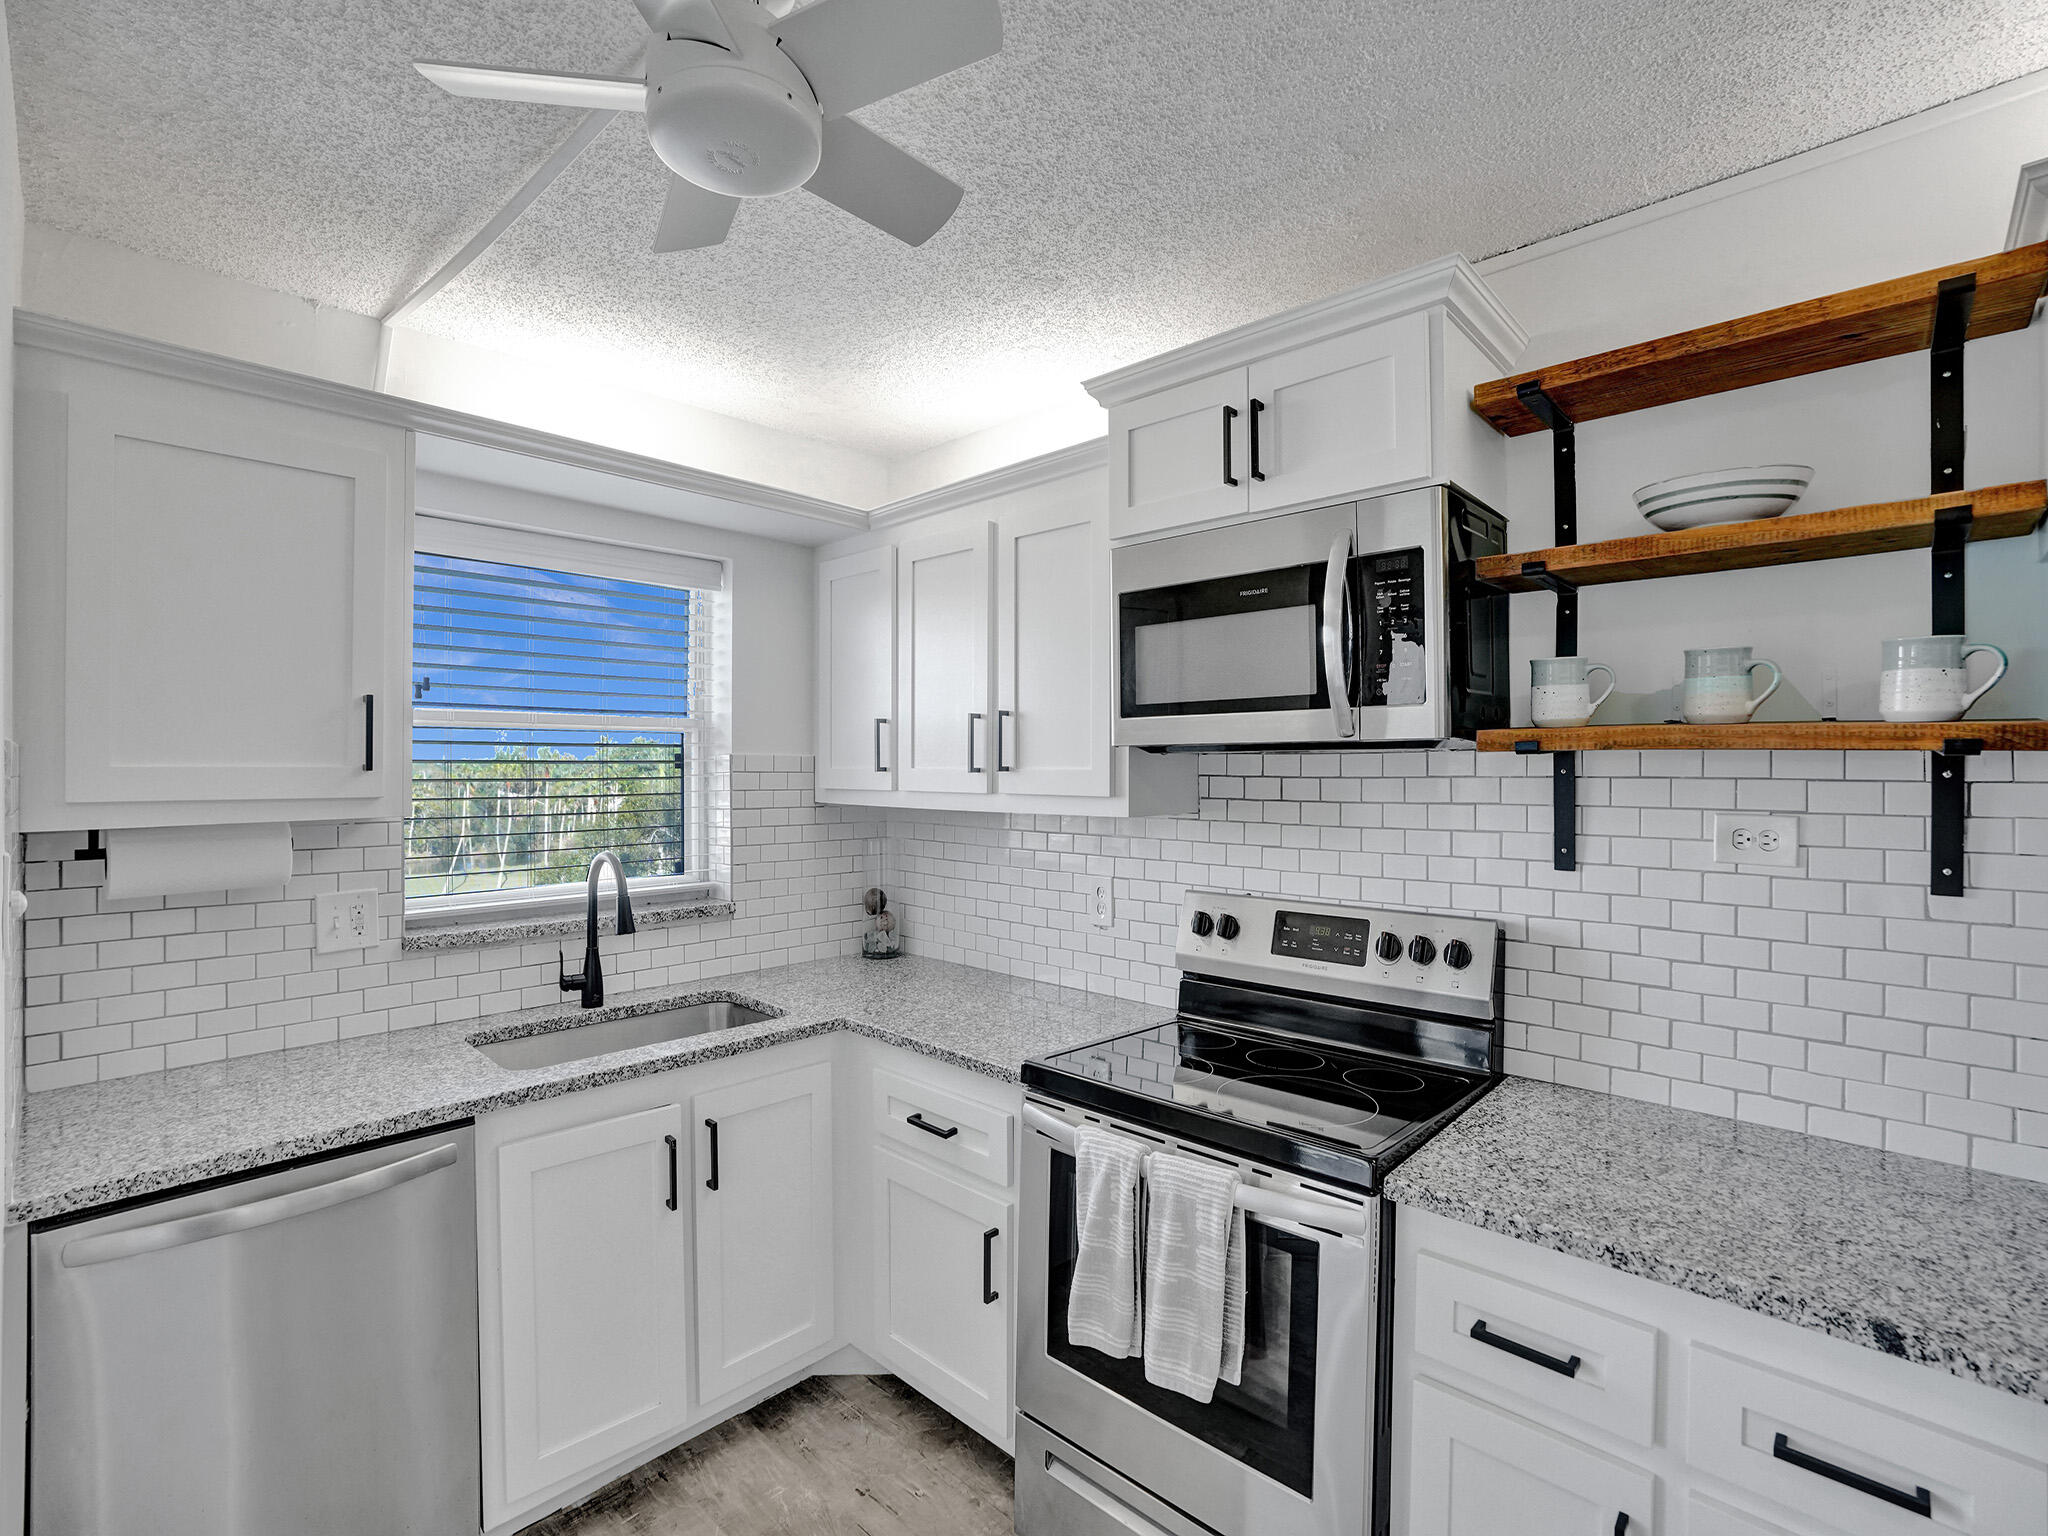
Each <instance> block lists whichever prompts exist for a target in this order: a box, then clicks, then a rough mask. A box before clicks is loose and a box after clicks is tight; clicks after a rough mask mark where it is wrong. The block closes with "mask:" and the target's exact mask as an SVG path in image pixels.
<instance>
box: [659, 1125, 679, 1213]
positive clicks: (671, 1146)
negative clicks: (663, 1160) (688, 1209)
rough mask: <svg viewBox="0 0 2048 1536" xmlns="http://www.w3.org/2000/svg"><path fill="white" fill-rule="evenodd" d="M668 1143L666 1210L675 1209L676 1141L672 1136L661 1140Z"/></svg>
mask: <svg viewBox="0 0 2048 1536" xmlns="http://www.w3.org/2000/svg"><path fill="white" fill-rule="evenodd" d="M661 1139H662V1140H663V1141H665V1142H667V1143H668V1208H669V1209H670V1210H674V1209H675V1208H676V1139H675V1137H673V1136H664V1137H662V1138H661Z"/></svg>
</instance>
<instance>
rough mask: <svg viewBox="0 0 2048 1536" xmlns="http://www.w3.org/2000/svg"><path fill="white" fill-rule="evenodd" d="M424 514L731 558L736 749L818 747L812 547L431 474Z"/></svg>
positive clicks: (421, 503) (425, 477)
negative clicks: (813, 687) (813, 697)
mask: <svg viewBox="0 0 2048 1536" xmlns="http://www.w3.org/2000/svg"><path fill="white" fill-rule="evenodd" d="M416 502H417V506H418V509H419V510H420V511H421V512H441V513H446V514H448V515H451V516H455V517H461V518H466V519H468V520H471V521H482V522H492V523H499V524H502V525H504V526H507V527H513V528H530V529H535V530H538V531H541V532H545V533H562V534H570V535H575V536H580V537H585V538H598V539H605V540H608V541H610V542H613V543H621V544H639V545H644V546H646V547H648V548H652V549H669V550H674V551H676V552H678V553H680V554H690V555H706V556H709V557H710V558H712V559H715V560H724V561H727V562H729V567H730V571H731V579H732V588H731V591H732V616H733V619H732V625H733V655H732V685H733V723H732V749H733V751H734V752H736V753H780V754H785V755H789V754H803V753H808V752H809V751H810V749H811V748H810V741H811V721H812V710H811V669H812V647H811V634H812V629H811V601H812V563H811V551H810V549H809V548H808V547H806V546H803V545H798V544H785V543H781V542H779V541H777V540H774V539H762V538H754V537H752V536H750V535H748V534H743V533H732V532H729V531H726V530H724V529H718V528H702V527H698V526H696V525H694V524H690V523H680V522H676V521H674V520H672V519H669V518H662V517H652V516H649V515H648V514H646V513H644V512H630V511H624V510H621V509H619V508H616V507H604V506H598V505H595V504H593V503H591V502H586V501H570V500H567V499H565V498H562V497H559V496H547V495H542V494H540V493H538V492H534V491H519V490H513V489H510V488H508V487H505V486H499V485H486V484H483V483H481V482H478V481H474V480H463V479H457V478H455V477H453V476H448V475H437V474H431V473H425V472H423V473H422V474H421V475H420V476H419V485H418V491H417V494H416Z"/></svg>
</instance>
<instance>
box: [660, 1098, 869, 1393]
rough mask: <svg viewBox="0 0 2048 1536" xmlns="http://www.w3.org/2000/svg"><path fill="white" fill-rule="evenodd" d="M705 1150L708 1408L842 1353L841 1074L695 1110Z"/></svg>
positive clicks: (703, 1297) (700, 1306) (695, 1105)
mask: <svg viewBox="0 0 2048 1536" xmlns="http://www.w3.org/2000/svg"><path fill="white" fill-rule="evenodd" d="M690 1122H691V1134H692V1135H693V1136H695V1137H696V1140H697V1159H696V1168H695V1178H694V1192H695V1196H696V1203H697V1393H698V1397H699V1400H700V1401H701V1402H703V1403H705V1404H707V1405H709V1404H714V1403H716V1402H717V1401H718V1400H719V1399H721V1398H723V1397H726V1396H729V1395H730V1394H732V1393H735V1392H738V1391H740V1390H742V1389H743V1388H746V1387H750V1386H754V1385H757V1384H760V1383H764V1382H768V1381H771V1380H773V1379H774V1378H775V1377H776V1376H778V1375H780V1374H781V1373H782V1372H784V1371H785V1370H787V1369H788V1368H789V1367H790V1366H792V1365H795V1364H796V1363H797V1362H799V1361H800V1360H802V1359H803V1357H804V1356H806V1355H808V1354H810V1353H812V1352H813V1351H815V1350H818V1349H821V1348H823V1347H824V1346H826V1345H828V1344H830V1343H831V1342H832V1338H833V1336H834V1334H835V1332H836V1331H837V1330H836V1326H835V1325H836V1317H835V1315H834V1312H833V1275H832V1069H831V1067H830V1066H829V1065H828V1064H826V1063H824V1062H818V1063H816V1064H814V1065H811V1066H806V1067H793V1068H791V1069H789V1070H787V1071H783V1072H775V1073H770V1074H769V1075H768V1076H766V1077H758V1078H754V1079H752V1080H750V1081H748V1082H743V1083H733V1084H731V1085H729V1086H727V1087H724V1088H716V1089H712V1090H710V1091H708V1092H705V1093H700V1094H698V1095H696V1097H695V1098H693V1099H692V1100H691V1102H690Z"/></svg>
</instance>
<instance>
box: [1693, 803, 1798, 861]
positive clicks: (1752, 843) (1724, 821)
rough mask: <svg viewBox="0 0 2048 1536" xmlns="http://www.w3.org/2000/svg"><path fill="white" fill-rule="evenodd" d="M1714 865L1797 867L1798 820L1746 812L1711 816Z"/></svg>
mask: <svg viewBox="0 0 2048 1536" xmlns="http://www.w3.org/2000/svg"><path fill="white" fill-rule="evenodd" d="M1714 862H1715V863H1716V864H1770V865H1775V866H1776V867H1778V868H1780V869H1792V868H1794V867H1796V866H1797V865H1798V863H1799V818H1798V817H1797V816H1759V815H1754V814H1751V813H1750V812H1747V811H1716V812H1715V813H1714Z"/></svg>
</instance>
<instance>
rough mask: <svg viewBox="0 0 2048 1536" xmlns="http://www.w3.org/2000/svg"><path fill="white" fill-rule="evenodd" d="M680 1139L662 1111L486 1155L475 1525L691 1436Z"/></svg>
mask: <svg viewBox="0 0 2048 1536" xmlns="http://www.w3.org/2000/svg"><path fill="white" fill-rule="evenodd" d="M682 1133H683V1112H682V1109H681V1107H680V1106H678V1105H676V1104H672V1103H671V1104H663V1105H658V1106H656V1107H653V1108H649V1109H642V1110H637V1111H634V1112H631V1113H626V1114H614V1115H609V1116H606V1117H605V1118H602V1119H596V1120H591V1121H589V1122H587V1123H584V1124H580V1125H570V1126H565V1127H563V1128H561V1129H558V1130H552V1131H546V1132H543V1133H541V1134H538V1135H530V1136H525V1137H521V1138H519V1139H517V1140H513V1141H509V1142H506V1143H504V1144H502V1145H499V1146H497V1147H496V1148H495V1154H496V1155H495V1158H494V1160H493V1163H494V1166H493V1167H492V1169H491V1170H490V1173H489V1174H488V1175H487V1176H486V1178H485V1180H484V1184H483V1192H484V1193H485V1194H486V1196H487V1197H489V1198H491V1201H492V1207H493V1208H492V1209H490V1210H488V1211H487V1212H486V1213H485V1214H486V1217H487V1219H486V1221H485V1222H484V1226H485V1229H486V1231H487V1233H494V1235H495V1238H496V1241H495V1244H494V1245H493V1246H492V1247H490V1248H488V1249H487V1250H486V1255H485V1257H486V1262H485V1263H484V1264H483V1265H482V1266H480V1275H481V1276H482V1277H483V1279H484V1285H485V1292H486V1294H485V1297H484V1301H485V1309H484V1310H485V1314H486V1327H487V1331H488V1329H489V1325H490V1324H491V1323H492V1322H495V1324H496V1329H495V1332H496V1334H497V1339H496V1344H497V1348H496V1349H495V1350H494V1351H493V1350H489V1349H487V1351H486V1354H487V1359H488V1361H489V1364H490V1365H492V1366H495V1367H496V1369H495V1370H491V1369H487V1371H486V1375H487V1377H490V1378H493V1379H494V1380H495V1383H496V1385H497V1391H496V1392H495V1393H492V1392H490V1391H487V1392H486V1394H485V1417H486V1423H485V1437H484V1446H485V1448H484V1461H485V1473H486V1476H485V1493H484V1499H485V1519H486V1524H489V1525H496V1524H498V1523H500V1522H501V1521H503V1520H505V1519H507V1518H508V1517H510V1516H511V1515H512V1514H514V1513H516V1512H517V1511H518V1510H519V1509H520V1508H522V1507H524V1506H526V1505H528V1504H530V1503H531V1502H532V1501H533V1500H534V1499H535V1498H537V1497H539V1496H541V1495H543V1494H545V1493H547V1492H548V1491H549V1490H550V1489H552V1488H555V1487H557V1486H560V1485H563V1484H566V1483H573V1482H574V1481H575V1480H576V1479H577V1478H579V1477H581V1476H583V1475H584V1474H586V1473H588V1472H589V1471H591V1470H592V1469H594V1468H598V1467H602V1466H604V1465H605V1464H606V1463H607V1462H609V1461H612V1460H613V1459H615V1458H617V1457H618V1456H620V1455H622V1454H624V1453H626V1452H628V1451H631V1450H632V1449H633V1448H634V1447H636V1446H639V1445H643V1444H645V1443H646V1442H648V1441H650V1440H653V1439H655V1438H657V1437H658V1436H660V1435H661V1434H662V1433H664V1432H665V1431H668V1430H673V1429H680V1428H681V1427H682V1426H683V1425H684V1423H685V1422H687V1420H688V1417H689V1404H688V1396H689V1391H688V1388H689V1370H688V1362H687V1358H686V1353H687V1352H686V1344H687V1340H688V1327H687V1317H688V1312H687V1303H688V1289H687V1285H686V1277H687V1274H688V1258H687V1246H686V1239H687V1236H688V1226H689V1217H688V1215H687V1213H686V1212H685V1211H683V1210H681V1209H680V1202H679V1201H678V1200H677V1199H676V1198H675V1188H674V1184H673V1182H672V1174H671V1170H672V1169H673V1168H674V1167H675V1162H674V1151H673V1149H675V1148H676V1146H677V1143H678V1141H679V1139H680V1138H681V1136H682ZM673 1177H674V1178H680V1174H679V1173H677V1174H675V1175H673ZM493 1260H494V1261H495V1262H492V1261H493ZM493 1282H495V1284H493ZM493 1420H495V1422H493Z"/></svg>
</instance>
